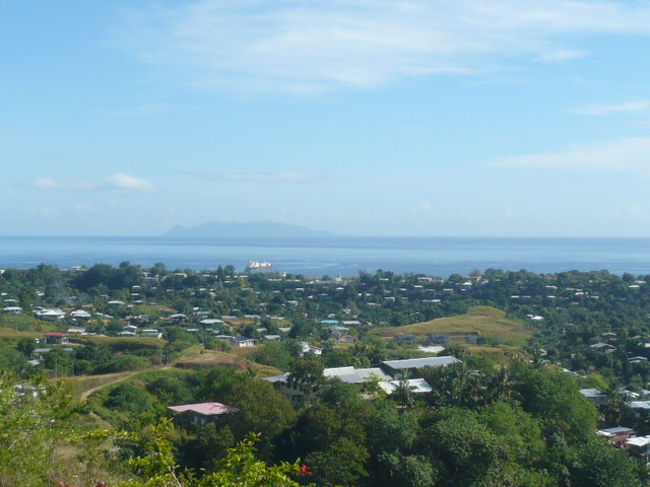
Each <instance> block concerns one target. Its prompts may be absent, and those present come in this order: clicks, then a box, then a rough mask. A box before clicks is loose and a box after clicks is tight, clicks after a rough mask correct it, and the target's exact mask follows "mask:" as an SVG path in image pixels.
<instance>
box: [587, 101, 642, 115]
mask: <svg viewBox="0 0 650 487" xmlns="http://www.w3.org/2000/svg"><path fill="white" fill-rule="evenodd" d="M648 110H650V100H637V101H630V102H626V103H615V104H610V105H601V104H595V105H587V106H586V107H584V108H581V109H579V110H574V113H581V114H584V115H608V114H610V113H621V112H645V111H648Z"/></svg>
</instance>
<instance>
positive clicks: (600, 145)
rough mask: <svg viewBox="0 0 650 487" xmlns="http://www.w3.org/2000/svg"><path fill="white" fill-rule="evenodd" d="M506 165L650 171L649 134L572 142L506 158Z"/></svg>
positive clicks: (501, 164) (587, 169)
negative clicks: (551, 149) (570, 144)
mask: <svg viewBox="0 0 650 487" xmlns="http://www.w3.org/2000/svg"><path fill="white" fill-rule="evenodd" d="M494 164H495V165H498V166H505V167H534V168H548V169H569V170H584V171H624V172H635V173H640V174H644V175H648V174H650V137H622V138H617V139H610V140H605V141H601V142H592V143H583V144H574V145H572V146H570V147H568V148H566V149H564V150H561V151H558V152H543V153H539V154H526V155H520V156H513V157H506V158H503V159H500V160H498V161H496V162H495V163H494Z"/></svg>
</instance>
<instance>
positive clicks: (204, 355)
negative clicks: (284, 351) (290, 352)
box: [176, 350, 281, 376]
mask: <svg viewBox="0 0 650 487" xmlns="http://www.w3.org/2000/svg"><path fill="white" fill-rule="evenodd" d="M216 366H226V367H232V368H234V369H237V370H253V371H255V372H257V373H258V374H260V375H263V376H271V375H275V374H279V373H280V372H281V371H280V370H278V369H276V368H275V367H270V366H268V365H261V364H258V363H255V362H253V361H251V360H248V359H247V358H246V357H245V353H244V352H241V351H233V352H219V351H217V350H203V351H202V352H201V353H199V354H193V355H190V354H188V355H185V356H183V357H181V358H180V359H179V360H178V361H177V362H176V367H181V368H196V367H216Z"/></svg>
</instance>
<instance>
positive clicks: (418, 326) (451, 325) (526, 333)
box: [374, 306, 534, 347]
mask: <svg viewBox="0 0 650 487" xmlns="http://www.w3.org/2000/svg"><path fill="white" fill-rule="evenodd" d="M374 333H376V334H377V335H379V336H381V337H384V338H389V339H392V338H394V337H395V336H396V335H415V336H417V337H421V338H422V340H423V341H424V340H425V339H426V337H427V335H429V334H440V335H446V334H449V335H451V336H452V341H463V340H464V337H466V336H469V335H479V336H481V337H483V338H485V340H486V341H487V342H488V343H498V344H504V345H511V346H515V347H522V346H524V345H525V344H526V343H527V342H528V340H529V339H530V337H531V336H532V335H533V333H534V330H533V329H532V328H529V327H527V326H526V325H525V324H524V323H522V322H521V321H517V320H511V319H509V318H507V317H506V313H505V312H504V311H501V310H499V309H496V308H492V307H490V306H475V307H474V308H472V309H471V310H470V311H469V312H468V313H466V314H463V315H458V316H450V317H447V318H438V319H435V320H431V321H424V322H422V323H414V324H412V325H406V326H397V327H391V328H378V329H376V330H374Z"/></svg>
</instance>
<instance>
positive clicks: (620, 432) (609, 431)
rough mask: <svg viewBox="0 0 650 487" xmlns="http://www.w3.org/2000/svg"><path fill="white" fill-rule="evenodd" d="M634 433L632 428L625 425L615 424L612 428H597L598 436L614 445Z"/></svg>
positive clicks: (619, 443)
mask: <svg viewBox="0 0 650 487" xmlns="http://www.w3.org/2000/svg"><path fill="white" fill-rule="evenodd" d="M634 435H635V432H634V430H633V429H632V428H626V427H625V426H616V427H614V428H604V429H602V430H598V436H600V437H601V438H605V439H607V441H609V442H611V443H613V444H615V445H621V444H622V443H623V442H624V441H625V440H627V439H628V438H631V437H633V436H634Z"/></svg>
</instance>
